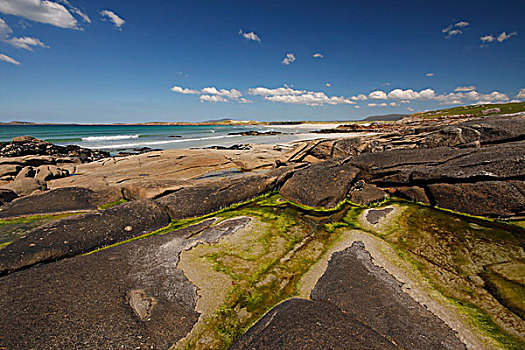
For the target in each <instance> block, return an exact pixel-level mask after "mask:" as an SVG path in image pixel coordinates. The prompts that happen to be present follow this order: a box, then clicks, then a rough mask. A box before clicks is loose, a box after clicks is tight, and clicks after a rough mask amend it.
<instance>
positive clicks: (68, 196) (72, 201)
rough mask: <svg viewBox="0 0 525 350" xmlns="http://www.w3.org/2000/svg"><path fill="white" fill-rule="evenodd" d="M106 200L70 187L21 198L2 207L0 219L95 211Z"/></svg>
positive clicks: (85, 189)
mask: <svg viewBox="0 0 525 350" xmlns="http://www.w3.org/2000/svg"><path fill="white" fill-rule="evenodd" d="M103 203H104V199H103V198H100V197H99V196H98V195H97V194H96V193H95V192H93V191H91V190H89V189H87V188H78V187H68V188H59V189H56V190H51V191H47V192H43V193H41V194H37V195H33V196H26V197H21V198H18V199H16V200H13V201H12V202H10V203H9V204H6V205H4V206H2V207H0V218H7V217H16V216H21V215H35V214H47V213H58V212H68V211H78V210H94V209H97V205H99V204H103Z"/></svg>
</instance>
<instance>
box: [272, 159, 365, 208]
mask: <svg viewBox="0 0 525 350" xmlns="http://www.w3.org/2000/svg"><path fill="white" fill-rule="evenodd" d="M358 173H359V169H358V168H355V167H353V166H350V165H348V164H344V163H341V162H337V161H327V162H323V163H320V164H314V165H312V166H310V167H308V168H305V169H301V170H298V171H296V172H295V173H294V174H293V175H292V177H291V178H290V179H289V180H287V181H286V182H285V184H284V185H283V186H282V187H281V189H280V191H279V193H280V194H281V195H282V196H283V197H285V198H287V199H290V200H292V201H294V202H298V203H301V204H304V205H307V206H310V207H323V208H326V209H330V208H334V207H335V206H337V204H339V203H340V202H341V201H343V200H344V199H345V197H346V195H347V194H348V191H349V189H350V187H351V185H352V183H353V181H354V180H355V178H356V177H357V175H358Z"/></svg>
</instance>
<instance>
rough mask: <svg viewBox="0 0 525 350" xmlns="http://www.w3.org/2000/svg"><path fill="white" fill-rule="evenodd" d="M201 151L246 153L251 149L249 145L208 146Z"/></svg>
mask: <svg viewBox="0 0 525 350" xmlns="http://www.w3.org/2000/svg"><path fill="white" fill-rule="evenodd" d="M203 149H224V150H236V151H248V150H250V149H252V148H251V147H250V145H249V144H247V143H244V144H235V145H231V146H209V147H204V148H203Z"/></svg>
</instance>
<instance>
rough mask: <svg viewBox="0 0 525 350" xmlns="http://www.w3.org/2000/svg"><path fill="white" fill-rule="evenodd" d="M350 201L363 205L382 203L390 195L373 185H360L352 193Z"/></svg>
mask: <svg viewBox="0 0 525 350" xmlns="http://www.w3.org/2000/svg"><path fill="white" fill-rule="evenodd" d="M349 196H350V201H351V202H353V203H357V204H361V205H370V204H372V203H376V202H382V201H384V200H385V198H386V197H388V194H387V193H386V192H385V191H383V190H381V189H379V188H378V187H377V186H374V185H371V184H367V183H365V184H359V183H358V185H357V186H355V187H354V188H353V189H352V190H351V191H350V195H349Z"/></svg>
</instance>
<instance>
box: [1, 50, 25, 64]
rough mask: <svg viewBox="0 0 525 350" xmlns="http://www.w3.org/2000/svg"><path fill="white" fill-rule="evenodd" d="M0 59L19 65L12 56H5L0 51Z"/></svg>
mask: <svg viewBox="0 0 525 350" xmlns="http://www.w3.org/2000/svg"><path fill="white" fill-rule="evenodd" d="M0 61H4V62H7V63H12V64H16V65H17V66H18V65H20V62H18V61H16V60H14V59H13V58H11V57H9V56H6V55H4V54H1V53H0Z"/></svg>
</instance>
